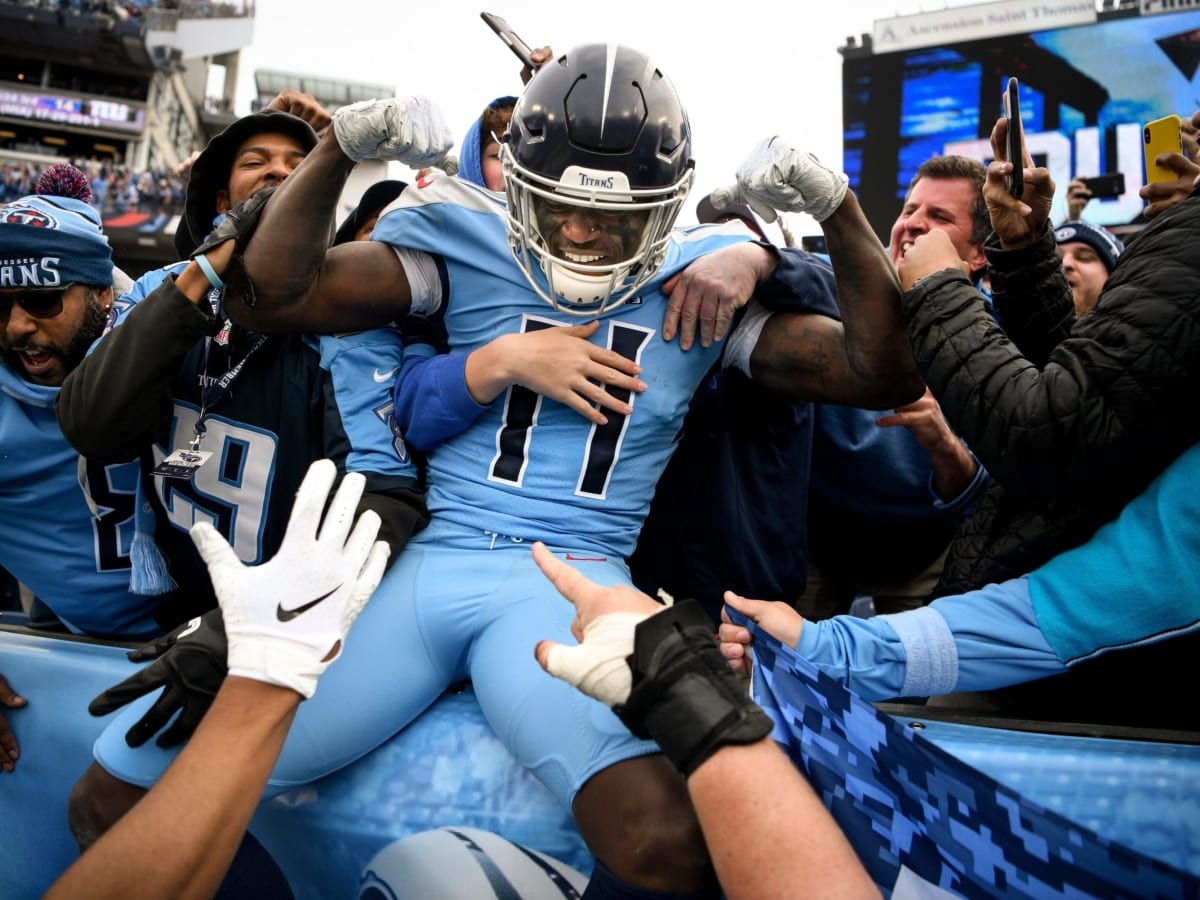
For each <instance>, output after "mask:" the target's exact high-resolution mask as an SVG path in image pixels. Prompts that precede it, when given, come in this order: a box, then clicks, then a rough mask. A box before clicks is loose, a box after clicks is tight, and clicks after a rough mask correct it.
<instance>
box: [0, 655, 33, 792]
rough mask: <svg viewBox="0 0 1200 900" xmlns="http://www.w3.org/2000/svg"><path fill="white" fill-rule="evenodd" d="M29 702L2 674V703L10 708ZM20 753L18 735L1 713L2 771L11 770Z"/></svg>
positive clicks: (0, 769)
mask: <svg viewBox="0 0 1200 900" xmlns="http://www.w3.org/2000/svg"><path fill="white" fill-rule="evenodd" d="M27 702H28V701H26V699H25V698H24V697H22V696H21V695H20V694H18V693H17V692H16V691H14V690H13V689H12V688H11V687H9V686H8V679H7V678H5V677H4V676H3V675H0V705H3V706H7V707H8V708H9V709H20V708H21V707H22V706H24V705H25V704H26V703H27ZM20 755H21V748H20V746H19V745H18V744H17V737H16V735H14V734H13V733H12V729H11V728H10V727H9V725H8V720H7V719H5V717H4V716H3V715H2V714H0V771H4V772H11V771H12V770H13V767H14V766H15V765H16V764H17V757H18V756H20Z"/></svg>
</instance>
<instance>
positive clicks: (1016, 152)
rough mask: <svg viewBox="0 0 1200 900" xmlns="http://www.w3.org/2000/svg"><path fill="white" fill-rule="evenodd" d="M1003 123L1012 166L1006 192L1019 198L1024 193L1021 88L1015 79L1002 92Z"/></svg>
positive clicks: (1010, 80)
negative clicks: (1006, 133) (1006, 130)
mask: <svg viewBox="0 0 1200 900" xmlns="http://www.w3.org/2000/svg"><path fill="white" fill-rule="evenodd" d="M1004 121H1005V123H1007V125H1008V161H1009V162H1010V163H1012V164H1013V170H1012V172H1010V173H1009V176H1008V192H1009V193H1010V194H1012V195H1013V196H1014V197H1020V196H1021V194H1023V193H1025V155H1024V153H1022V152H1021V88H1020V85H1019V84H1017V79H1015V78H1010V79H1008V90H1006V91H1005V92H1004Z"/></svg>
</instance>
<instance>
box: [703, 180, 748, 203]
mask: <svg viewBox="0 0 1200 900" xmlns="http://www.w3.org/2000/svg"><path fill="white" fill-rule="evenodd" d="M709 199H710V200H712V205H713V206H714V207H715V208H716V209H729V207H731V206H736V205H737V204H739V203H745V202H746V198H745V197H743V196H742V190H741V188H739V187H738V186H737V185H736V184H728V185H725V187H719V188H717V189H716V190H714V191H713V192H712V195H711V196H710V198H709Z"/></svg>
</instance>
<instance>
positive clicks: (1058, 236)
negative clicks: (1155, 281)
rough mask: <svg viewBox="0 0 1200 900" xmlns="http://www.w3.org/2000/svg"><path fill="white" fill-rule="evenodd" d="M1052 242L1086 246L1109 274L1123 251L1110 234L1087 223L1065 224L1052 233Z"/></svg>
mask: <svg viewBox="0 0 1200 900" xmlns="http://www.w3.org/2000/svg"><path fill="white" fill-rule="evenodd" d="M1054 240H1055V241H1056V242H1057V243H1059V244H1072V243H1075V242H1079V243H1081V244H1087V245H1088V246H1089V247H1091V248H1092V249H1093V250H1095V251H1096V255H1097V256H1099V257H1100V261H1101V262H1102V263H1104V268H1106V269H1108V271H1109V272H1112V270H1113V267H1114V266H1115V265H1116V264H1117V257H1119V256H1120V255H1121V253H1122V251H1124V249H1125V245H1124V244H1122V243H1121V242H1120V241H1119V240H1118V239H1117V237H1116V235H1114V234H1113V233H1112V232H1110V231H1108V230H1107V229H1105V228H1099V227H1097V226H1095V225H1092V224H1090V223H1088V222H1067V223H1066V224H1065V225H1063V226H1062V227H1061V228H1059V229H1058V230H1057V231H1055V232H1054Z"/></svg>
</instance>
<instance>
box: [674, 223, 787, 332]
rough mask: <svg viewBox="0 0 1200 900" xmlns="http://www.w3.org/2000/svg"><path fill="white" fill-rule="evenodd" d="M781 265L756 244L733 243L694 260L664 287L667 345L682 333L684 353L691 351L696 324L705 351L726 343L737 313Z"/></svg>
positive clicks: (770, 253)
mask: <svg viewBox="0 0 1200 900" xmlns="http://www.w3.org/2000/svg"><path fill="white" fill-rule="evenodd" d="M776 261H777V260H776V257H775V256H774V255H773V254H772V252H771V251H770V250H767V249H765V248H764V247H762V246H760V245H758V244H752V243H745V244H734V245H733V246H731V247H725V248H723V249H721V250H718V251H716V252H715V253H708V254H705V255H704V256H701V257H700V258H698V259H696V260H694V261H693V262H692V263H690V264H689V265H688V267H687V268H686V269H684V270H683V271H682V272H680V273H679V274H677V275H673V276H672V277H671V278H669V279H668V280H667V281H666V282H665V283H664V284H663V287H662V290H663V293H664V294H666V295H667V312H666V315H665V316H664V317H663V340H666V341H669V340H672V339H674V337H675V333H676V331H678V333H679V346H680V348H681V349H683V350H689V349H691V346H692V343H693V342H694V341H695V339H696V326H697V325H699V330H700V343H701V345H702V346H705V347H708V346H710V345H711V344H712V342H713V341H714V340H716V341H719V340H722V339H723V338H724V337H725V334H726V332H727V331H728V330H729V323H730V321H732V319H733V314H734V313H735V312H737V310H739V309H740V308H741V307H743V306H745V305H746V304H747V303H748V302H749V301H750V298H751V297H752V296H754V291H755V289H756V288H757V287H758V283H759V282H760V281H761V280H762V279H763V278H766V277H767V275H769V274H770V273H771V271H772V270H773V269H774V268H775V263H776Z"/></svg>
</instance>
